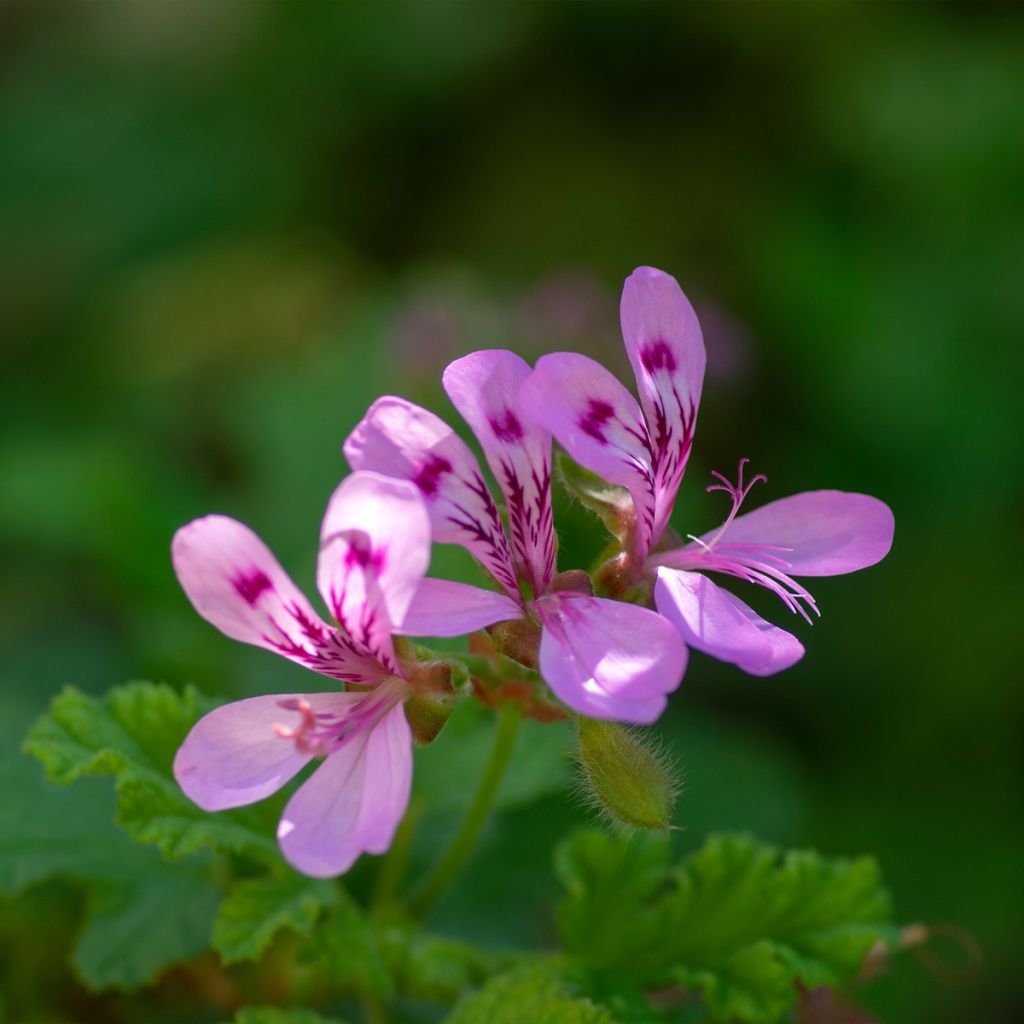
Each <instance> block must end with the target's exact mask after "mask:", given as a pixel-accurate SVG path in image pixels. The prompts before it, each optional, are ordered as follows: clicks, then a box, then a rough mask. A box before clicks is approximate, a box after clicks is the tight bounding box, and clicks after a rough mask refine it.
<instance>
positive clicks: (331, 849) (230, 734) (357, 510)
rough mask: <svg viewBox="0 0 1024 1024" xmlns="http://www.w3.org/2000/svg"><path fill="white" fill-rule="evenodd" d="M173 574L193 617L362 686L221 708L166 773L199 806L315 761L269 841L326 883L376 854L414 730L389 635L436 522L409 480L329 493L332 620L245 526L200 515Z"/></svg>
mask: <svg viewBox="0 0 1024 1024" xmlns="http://www.w3.org/2000/svg"><path fill="white" fill-rule="evenodd" d="M172 557H173V560H174V568H175V571H176V572H177V574H178V579H179V580H180V581H181V585H182V587H184V589H185V593H186V594H187V595H188V598H189V600H190V601H191V602H192V604H193V605H194V607H195V609H196V611H198V612H199V614H200V615H202V617H203V618H204V619H206V620H207V622H210V623H212V624H213V625H214V626H216V627H217V628H218V629H219V630H220V631H221V632H222V633H226V634H227V635H228V636H230V637H232V638H233V639H235V640H241V641H243V642H244V643H249V644H255V645H256V646H258V647H265V648H267V649H268V650H271V651H276V652H277V653H278V654H281V655H283V656H284V657H286V658H288V659H290V660H291V661H295V662H298V663H299V664H300V665H305V666H306V667H307V668H311V669H313V671H315V672H319V673H320V674H321V675H324V676H327V677H329V678H330V679H337V680H340V681H342V682H346V683H354V684H357V685H359V686H361V687H369V688H370V689H367V690H362V691H356V692H345V693H343V692H339V691H335V692H331V693H311V694H296V695H283V696H270V697H252V698H250V699H249V700H241V701H237V702H236V703H233V704H227V705H225V706H224V707H221V708H218V709H217V710H216V711H212V712H210V714H208V715H206V716H205V717H204V718H202V719H200V721H199V722H197V723H196V725H195V727H194V728H193V729H192V731H191V732H190V733H189V734H188V736H187V737H186V738H185V742H184V743H182V745H181V747H180V749H179V750H178V753H177V756H176V757H175V760H174V774H175V777H176V778H177V780H178V783H179V784H180V785H181V788H182V789H183V790H184V791H185V793H186V794H187V795H188V796H189V797H190V798H191V799H192V800H194V801H195V802H196V803H197V804H198V805H199V806H200V807H202V808H203V809H204V810H208V811H220V810H224V809H226V808H229V807H241V806H243V805H245V804H250V803H253V802H255V801H257V800H262V799H263V798H264V797H266V796H269V795H270V794H271V793H274V792H276V791H277V790H278V789H280V788H281V787H282V786H283V785H284V784H285V783H286V782H288V780H289V779H291V778H292V777H293V776H295V775H296V774H297V773H298V772H299V771H300V770H301V769H302V768H303V767H304V766H305V765H306V764H308V763H309V762H310V761H311V760H313V759H314V758H323V763H322V764H321V765H320V766H319V767H318V768H317V769H316V771H315V772H314V773H313V774H312V775H311V776H310V778H309V779H308V780H307V781H306V782H304V783H303V784H302V786H301V787H300V788H299V789H298V790H297V791H296V793H295V794H294V795H293V796H292V798H291V800H289V802H288V804H287V806H286V807H285V810H284V814H283V816H282V817H281V822H280V825H279V826H278V831H277V836H278V840H279V842H280V844H281V849H282V851H283V852H284V855H285V857H286V858H287V859H288V861H289V862H290V863H291V864H292V865H294V866H295V867H296V868H297V869H298V870H299V871H302V872H304V873H305V874H307V875H313V876H316V877H327V876H330V875H337V874H341V873H342V872H344V871H347V870H348V869H349V868H350V867H351V866H352V864H353V862H354V861H355V860H356V858H357V857H358V856H359V855H360V854H361V853H363V852H367V853H383V852H384V851H385V850H386V849H387V848H388V846H389V845H390V843H391V840H392V837H393V836H394V833H395V829H396V828H397V826H398V823H399V822H400V821H401V819H402V816H403V815H404V813H405V808H406V805H407V804H408V801H409V786H410V783H411V781H412V737H411V733H410V730H409V724H408V722H407V721H406V717H405V712H404V710H403V707H402V704H403V701H404V700H405V698H406V697H408V696H410V695H411V693H412V689H411V687H410V685H409V683H408V682H407V681H406V680H405V679H404V678H402V671H401V668H400V666H399V664H398V660H397V658H396V657H395V650H394V646H393V644H392V640H391V636H392V634H393V633H395V632H396V631H397V629H398V627H399V626H400V625H401V624H402V622H403V620H404V619H405V617H406V614H407V612H408V609H409V604H410V601H411V600H412V597H413V595H414V593H415V591H416V588H417V586H418V585H419V583H420V580H421V579H422V577H423V574H424V573H425V572H426V569H427V565H428V564H429V561H430V523H429V521H428V519H427V513H426V509H425V508H424V505H423V500H422V499H421V498H420V495H419V492H418V491H417V490H416V488H415V487H412V486H410V485H409V484H407V483H403V482H401V481H398V480H392V479H389V478H386V477H382V476H378V475H377V474H375V473H356V474H354V475H353V476H350V477H349V478H348V479H347V480H345V481H344V482H343V483H342V484H341V486H340V487H338V489H337V490H336V491H335V492H334V494H333V495H332V497H331V500H330V502H329V503H328V506H327V513H326V515H325V516H324V521H323V527H322V529H321V532H320V557H319V563H318V567H317V587H318V589H319V590H320V594H321V596H322V597H323V599H324V602H325V603H326V605H327V607H328V608H329V609H330V610H331V614H332V615H333V616H334V618H335V620H336V621H337V623H338V625H336V626H330V625H327V624H326V623H325V622H324V621H323V620H322V619H321V618H320V617H319V616H318V615H317V613H316V612H315V611H314V610H313V608H312V606H311V605H310V604H309V602H308V601H307V600H306V598H305V596H304V595H303V594H302V592H301V591H300V590H299V589H298V588H297V587H296V586H295V584H294V583H293V582H292V581H291V580H290V579H289V577H288V575H287V574H286V573H285V571H284V570H283V569H282V568H281V566H280V565H279V564H278V562H277V560H276V559H275V558H274V556H273V555H272V554H271V553H270V550H269V549H268V548H267V546H266V545H265V544H264V543H263V542H262V541H261V540H260V539H259V537H257V536H256V534H254V533H253V532H252V531H251V530H250V529H249V528H248V527H246V526H243V525H242V524H241V523H239V522H237V521H236V520H234V519H229V518H227V517H226V516H206V517H205V518H203V519H197V520H195V521H194V522H192V523H189V524H188V525H187V526H184V527H182V528H181V529H180V530H179V531H178V532H177V534H176V535H175V537H174V542H173V544H172Z"/></svg>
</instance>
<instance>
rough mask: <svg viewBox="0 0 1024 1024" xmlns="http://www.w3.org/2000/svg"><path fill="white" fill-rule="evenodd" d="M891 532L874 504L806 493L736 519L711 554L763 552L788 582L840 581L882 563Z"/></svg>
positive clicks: (841, 494)
mask: <svg viewBox="0 0 1024 1024" xmlns="http://www.w3.org/2000/svg"><path fill="white" fill-rule="evenodd" d="M894 528H895V523H894V520H893V515H892V510H891V509H890V508H889V506H888V505H886V504H885V502H883V501H879V500H878V498H872V497H871V496H870V495H867V494H853V493H849V492H846V491H804V492H803V493H802V494H794V495H792V496H791V497H789V498H780V499H779V500H778V501H773V502H770V503H769V504H767V505H762V506H761V508H758V509H755V510H754V511H753V512H747V513H746V514H745V515H739V516H737V517H736V518H735V519H734V520H733V521H732V523H731V525H730V526H729V528H728V529H727V530H726V531H725V533H724V534H723V535H722V537H721V539H720V540H719V541H718V542H717V543H716V545H715V549H716V551H719V552H722V553H723V554H724V553H726V552H728V551H730V550H735V551H743V550H748V551H751V552H754V553H756V551H757V549H758V548H763V549H766V550H768V551H770V553H771V554H772V555H774V556H775V557H776V558H777V559H779V560H780V561H779V564H780V565H781V567H782V568H784V569H785V571H786V572H787V573H788V574H789V575H791V576H838V575H841V574H842V573H847V572H854V571H856V570H857V569H866V568H867V567H868V566H869V565H874V564H875V563H876V562H880V561H881V560H882V559H883V558H884V557H885V556H886V555H887V554H888V553H889V548H891V547H892V538H893V530H894ZM715 533H716V531H714V530H712V531H711V533H709V534H708V535H707V536H706V537H705V538H702V540H705V542H706V541H707V540H709V539H710V538H712V537H714V536H715Z"/></svg>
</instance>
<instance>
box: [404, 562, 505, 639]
mask: <svg viewBox="0 0 1024 1024" xmlns="http://www.w3.org/2000/svg"><path fill="white" fill-rule="evenodd" d="M522 615H523V610H522V608H521V607H520V606H519V605H518V604H517V603H516V602H515V601H513V600H512V598H511V597H509V596H508V595H507V594H499V593H496V592H495V591H493V590H484V589H483V588H482V587H474V586H471V585H470V584H469V583H456V582H454V581H452V580H435V579H431V578H429V577H428V578H427V579H425V580H422V581H421V582H420V585H419V587H418V588H417V590H416V593H415V595H414V596H413V599H412V603H411V604H410V605H409V610H408V611H407V612H406V615H405V619H404V620H403V622H402V625H401V628H400V629H398V630H397V632H398V633H399V634H401V635H402V636H464V635H465V634H467V633H473V632H475V631H476V630H478V629H483V627H484V626H490V625H493V624H494V623H495V622H504V621H506V620H507V619H518V618H522Z"/></svg>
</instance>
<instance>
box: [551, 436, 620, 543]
mask: <svg viewBox="0 0 1024 1024" xmlns="http://www.w3.org/2000/svg"><path fill="white" fill-rule="evenodd" d="M555 477H556V479H557V480H558V482H559V483H560V484H561V485H562V487H563V488H565V490H566V491H568V492H569V494H571V495H572V496H573V497H574V498H575V499H576V500H577V501H578V502H579V503H580V504H581V505H583V506H584V507H586V508H588V509H590V511H591V512H593V513H594V514H595V515H596V516H597V517H598V518H599V519H600V520H601V522H602V523H604V525H605V528H606V529H607V530H608V532H609V533H610V534H611V535H612V536H613V537H615V538H617V539H618V540H619V541H620V542H621V543H622V544H623V546H626V542H627V540H628V539H629V537H630V536H631V535H632V533H633V531H634V530H635V529H636V509H635V508H634V506H633V499H632V498H631V497H630V494H629V491H627V490H626V488H625V487H619V486H617V485H615V484H610V483H607V482H606V481H605V480H602V479H601V477H599V476H598V475H597V474H596V473H594V472H592V471H591V470H589V469H585V468H584V467H583V466H581V465H580V464H579V463H578V462H576V461H575V460H574V459H572V458H571V457H570V456H568V455H566V454H565V452H559V453H558V454H557V455H556V456H555Z"/></svg>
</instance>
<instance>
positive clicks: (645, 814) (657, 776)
mask: <svg viewBox="0 0 1024 1024" xmlns="http://www.w3.org/2000/svg"><path fill="white" fill-rule="evenodd" d="M578 761H579V766H580V776H581V784H582V789H583V794H584V796H585V797H586V799H587V800H588V801H589V802H590V803H591V804H592V805H593V806H594V807H596V808H597V809H598V810H600V811H602V812H603V813H604V814H606V815H608V817H609V818H611V820H612V821H613V822H615V823H616V824H619V825H624V826H626V827H627V828H646V829H665V828H668V827H669V825H670V824H671V823H672V809H673V807H675V802H676V793H677V791H678V788H679V787H678V785H677V783H676V780H675V778H674V776H673V774H672V769H671V764H670V762H669V758H668V757H666V756H665V754H664V753H662V752H661V751H660V750H659V749H658V747H657V740H655V739H654V738H653V737H652V735H651V734H650V733H649V732H647V733H644V732H642V731H641V730H639V729H624V728H623V727H622V726H621V725H618V724H616V723H615V722H598V721H596V720H594V719H590V718H581V719H579V753H578Z"/></svg>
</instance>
